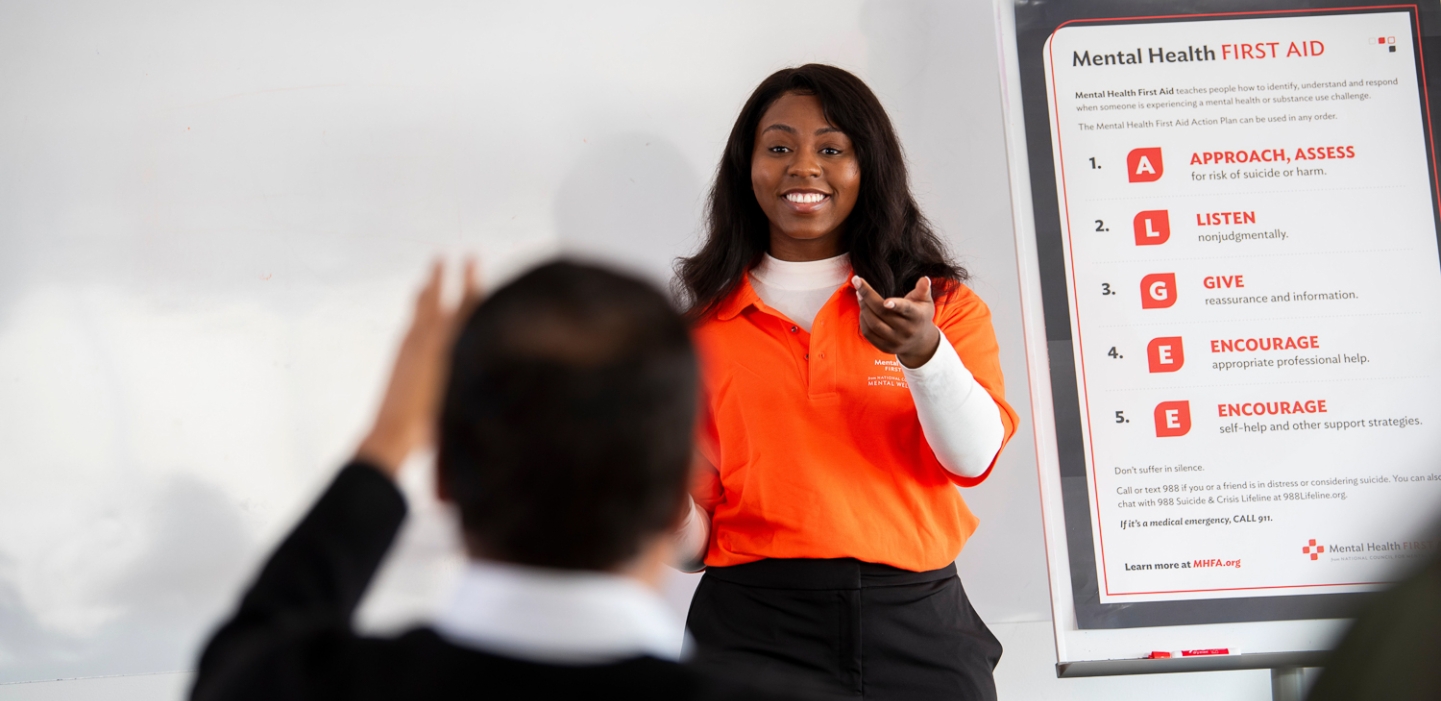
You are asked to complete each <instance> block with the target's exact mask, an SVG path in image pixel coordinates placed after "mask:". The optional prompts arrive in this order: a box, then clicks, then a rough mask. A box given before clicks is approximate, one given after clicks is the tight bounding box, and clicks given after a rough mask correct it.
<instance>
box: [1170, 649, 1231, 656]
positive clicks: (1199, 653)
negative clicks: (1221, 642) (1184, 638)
mask: <svg viewBox="0 0 1441 701" xmlns="http://www.w3.org/2000/svg"><path fill="white" fill-rule="evenodd" d="M1229 654H1231V649H1230V648H1225V647H1208V648H1205V649H1203V650H1182V651H1181V656H1182V657H1203V656H1205V655H1229Z"/></svg>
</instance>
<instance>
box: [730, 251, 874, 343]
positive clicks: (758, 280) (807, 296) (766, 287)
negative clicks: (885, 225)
mask: <svg viewBox="0 0 1441 701" xmlns="http://www.w3.org/2000/svg"><path fill="white" fill-rule="evenodd" d="M850 275H851V257H850V255H849V254H846V253H842V254H840V255H838V256H835V257H832V258H826V259H824V260H804V261H790V260H781V259H779V258H776V257H774V256H772V255H771V254H769V253H767V254H765V257H764V258H762V259H761V262H760V264H759V265H757V266H756V267H755V268H754V269H752V270H751V287H752V288H754V289H755V291H756V295H757V296H759V297H760V298H761V301H762V302H765V303H766V305H768V306H769V307H771V308H772V309H775V310H776V311H778V312H780V313H782V314H784V315H786V318H788V319H790V320H791V321H793V322H795V324H796V325H797V326H800V327H801V328H803V329H805V330H806V331H810V330H811V324H812V323H814V322H815V319H816V314H817V313H819V312H820V310H821V307H823V306H825V304H826V301H827V300H829V299H830V298H831V295H833V294H835V291H836V289H837V288H839V287H840V286H841V285H844V284H845V283H846V280H847V279H848V278H849V277H850Z"/></svg>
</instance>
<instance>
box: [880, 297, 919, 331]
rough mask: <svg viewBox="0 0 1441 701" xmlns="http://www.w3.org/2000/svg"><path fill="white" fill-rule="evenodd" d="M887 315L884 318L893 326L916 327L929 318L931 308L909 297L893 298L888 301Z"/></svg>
mask: <svg viewBox="0 0 1441 701" xmlns="http://www.w3.org/2000/svg"><path fill="white" fill-rule="evenodd" d="M885 303H886V312H887V315H886V316H884V317H882V318H884V319H886V321H887V322H889V323H891V324H893V325H915V324H917V323H919V322H921V321H924V320H925V319H926V318H927V314H928V310H929V309H930V307H929V306H928V305H927V304H926V303H924V302H916V301H914V300H912V299H909V298H908V297H891V298H890V299H887V300H886V302H885Z"/></svg>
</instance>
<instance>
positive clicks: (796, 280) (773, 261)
mask: <svg viewBox="0 0 1441 701" xmlns="http://www.w3.org/2000/svg"><path fill="white" fill-rule="evenodd" d="M850 274H851V256H850V254H848V253H842V254H840V255H838V256H835V257H833V258H826V259H823V260H803V261H793V260H781V259H779V258H776V257H774V256H772V255H771V254H769V253H767V254H765V256H764V257H763V258H761V262H760V264H759V265H757V266H756V267H755V269H753V270H751V275H754V276H755V278H756V279H757V280H760V281H761V283H762V284H764V285H766V286H767V287H771V288H774V289H777V290H817V289H822V288H826V289H831V290H834V289H835V288H837V287H840V286H841V284H842V283H844V282H845V281H846V278H847V277H849V276H850Z"/></svg>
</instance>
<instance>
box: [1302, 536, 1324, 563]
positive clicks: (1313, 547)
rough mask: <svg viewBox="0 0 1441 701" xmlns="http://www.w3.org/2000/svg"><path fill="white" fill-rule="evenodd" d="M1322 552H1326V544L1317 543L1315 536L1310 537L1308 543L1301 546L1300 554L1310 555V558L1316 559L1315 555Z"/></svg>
mask: <svg viewBox="0 0 1441 701" xmlns="http://www.w3.org/2000/svg"><path fill="white" fill-rule="evenodd" d="M1324 552H1326V546H1324V545H1317V544H1316V539H1315V538H1312V539H1311V542H1310V543H1308V544H1306V545H1303V546H1301V554H1302V555H1310V556H1311V559H1312V560H1314V559H1316V556H1317V555H1320V554H1321V553H1324Z"/></svg>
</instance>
